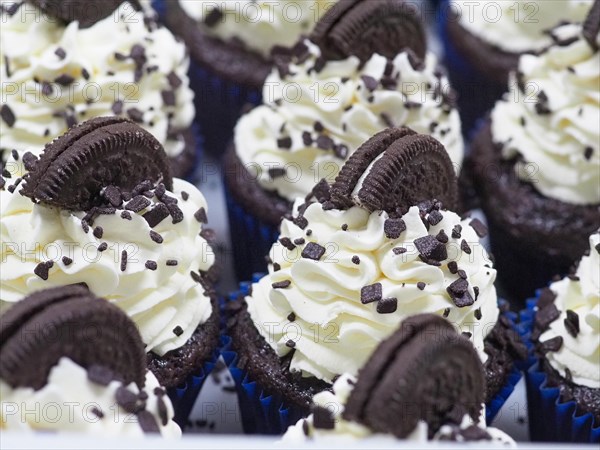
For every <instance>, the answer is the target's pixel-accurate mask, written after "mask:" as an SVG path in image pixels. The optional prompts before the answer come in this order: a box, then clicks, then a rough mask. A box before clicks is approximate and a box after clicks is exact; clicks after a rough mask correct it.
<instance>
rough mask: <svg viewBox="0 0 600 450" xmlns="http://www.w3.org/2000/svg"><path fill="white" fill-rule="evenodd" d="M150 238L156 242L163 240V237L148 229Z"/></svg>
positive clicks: (159, 242)
mask: <svg viewBox="0 0 600 450" xmlns="http://www.w3.org/2000/svg"><path fill="white" fill-rule="evenodd" d="M150 239H152V240H153V241H154V242H156V243H157V244H162V242H163V237H162V236H161V235H160V234H158V233H157V232H156V231H154V230H150Z"/></svg>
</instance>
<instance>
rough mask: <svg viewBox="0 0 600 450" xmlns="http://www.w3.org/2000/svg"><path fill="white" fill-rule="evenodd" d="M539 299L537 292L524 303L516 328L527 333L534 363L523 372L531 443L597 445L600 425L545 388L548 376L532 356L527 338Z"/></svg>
mask: <svg viewBox="0 0 600 450" xmlns="http://www.w3.org/2000/svg"><path fill="white" fill-rule="evenodd" d="M538 298H539V291H538V293H537V296H536V298H535V299H530V300H528V301H527V308H526V309H525V310H524V311H522V312H521V323H520V325H519V326H520V327H521V328H522V329H524V330H525V329H526V330H527V331H528V334H527V337H528V340H527V346H528V348H529V351H530V361H531V362H532V363H533V365H532V366H531V367H530V368H529V370H527V372H526V373H525V378H526V382H527V402H528V410H529V428H530V435H531V440H532V441H534V442H536V441H537V442H577V443H599V442H600V423H594V419H593V417H592V414H590V413H582V412H581V411H579V410H578V408H577V403H576V402H575V401H569V402H562V401H561V400H560V390H559V388H557V387H550V386H548V385H547V381H548V376H547V375H546V373H545V372H544V371H543V370H542V369H541V367H540V364H539V360H537V359H536V358H535V356H534V354H533V349H534V343H533V342H532V340H531V338H530V337H531V331H532V330H533V321H534V319H535V313H536V310H535V306H536V304H537V300H538Z"/></svg>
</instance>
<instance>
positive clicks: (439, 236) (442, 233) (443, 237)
mask: <svg viewBox="0 0 600 450" xmlns="http://www.w3.org/2000/svg"><path fill="white" fill-rule="evenodd" d="M435 238H436V239H437V240H438V241H440V242H441V243H442V244H447V243H448V240H449V239H448V235H447V234H446V232H445V231H444V230H440V232H439V233H438V234H437V235H436V237H435Z"/></svg>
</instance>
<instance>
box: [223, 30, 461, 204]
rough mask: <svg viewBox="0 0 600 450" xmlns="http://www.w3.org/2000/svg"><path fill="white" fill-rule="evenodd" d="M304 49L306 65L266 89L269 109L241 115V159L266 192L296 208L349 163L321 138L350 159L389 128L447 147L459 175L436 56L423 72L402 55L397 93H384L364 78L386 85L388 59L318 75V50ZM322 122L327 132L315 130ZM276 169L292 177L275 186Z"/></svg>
mask: <svg viewBox="0 0 600 450" xmlns="http://www.w3.org/2000/svg"><path fill="white" fill-rule="evenodd" d="M305 44H306V45H307V46H308V48H309V51H310V56H309V57H308V59H306V61H304V62H302V63H300V64H297V62H298V61H296V63H292V64H291V65H290V71H291V74H289V75H287V76H284V77H281V76H280V74H279V72H278V70H277V69H274V70H273V71H272V72H271V74H270V75H269V77H268V78H267V80H266V82H265V86H264V88H263V105H261V106H258V107H257V108H255V109H254V110H252V111H250V112H249V113H247V114H245V115H244V116H242V118H241V119H240V120H239V121H238V124H237V126H236V128H235V138H234V139H235V148H236V152H237V155H238V156H239V158H240V160H241V161H242V163H243V164H244V165H245V167H246V168H247V169H248V170H249V171H250V172H252V173H255V172H256V173H257V176H258V181H259V183H260V184H261V186H262V187H263V188H265V189H267V190H271V191H273V190H274V191H276V192H277V193H278V194H279V195H281V196H282V197H284V198H286V199H288V200H290V201H294V200H295V199H296V198H298V197H304V196H306V195H307V194H308V193H309V192H310V190H311V189H312V187H313V186H314V185H315V183H316V182H318V181H319V180H320V179H322V178H326V179H327V180H328V181H329V182H333V181H334V179H335V177H336V176H337V174H338V172H339V170H340V169H341V166H342V165H343V163H344V161H345V159H344V158H342V157H340V156H336V154H335V152H334V150H332V149H328V150H323V149H322V148H319V146H318V144H317V143H316V140H317V137H318V136H319V135H320V134H325V135H326V136H328V137H329V138H331V139H332V140H333V142H334V144H335V145H344V146H346V147H347V149H348V152H347V153H348V154H351V153H352V152H354V151H355V150H356V149H357V148H358V147H360V145H361V144H363V143H364V142H365V141H366V140H367V139H369V138H370V137H371V136H373V135H374V134H376V133H377V132H379V131H381V130H383V129H384V128H387V127H388V126H389V123H388V122H389V121H391V122H392V123H393V125H395V126H401V125H406V126H409V127H411V128H412V129H414V130H415V131H417V132H419V133H423V134H431V135H432V136H433V137H435V138H436V139H437V140H439V141H440V142H441V143H442V144H444V146H445V147H446V150H447V151H448V153H449V155H450V158H451V159H452V162H453V163H454V165H455V168H456V170H457V171H458V170H459V168H460V164H461V163H462V158H463V140H462V136H461V131H460V118H459V115H458V111H457V110H456V109H449V106H447V105H444V104H443V102H442V95H441V94H439V93H438V94H436V93H435V91H436V87H437V88H438V91H441V92H442V93H444V94H445V95H446V96H449V95H450V88H449V83H448V80H447V78H446V77H443V76H442V77H441V78H439V77H438V76H436V75H439V73H438V72H437V71H436V67H437V60H436V57H435V56H434V55H433V54H428V55H427V56H426V58H425V61H424V62H423V67H422V68H418V69H415V68H413V66H412V65H411V63H410V60H409V56H408V54H407V53H400V54H398V55H397V56H396V57H395V58H394V60H393V68H392V74H391V76H392V78H396V80H397V84H396V87H395V88H389V89H385V88H384V87H383V86H382V85H381V84H378V85H377V87H376V88H375V89H374V90H373V91H372V92H371V91H369V89H368V88H367V86H366V83H365V79H364V78H363V77H364V76H369V77H372V78H374V79H375V80H380V79H381V78H382V77H383V75H384V73H385V71H386V62H387V61H388V60H387V59H386V58H385V57H383V56H380V55H378V54H374V55H373V56H372V57H371V58H370V59H369V60H368V61H367V63H366V64H365V65H364V67H360V62H359V60H358V58H356V57H354V56H352V57H349V58H347V59H344V60H341V61H329V62H327V63H326V64H325V66H324V67H323V69H322V70H321V71H319V72H317V71H316V70H313V67H314V66H315V63H316V61H317V59H318V58H319V56H320V50H319V48H318V47H317V46H316V45H314V44H312V43H311V42H309V41H305ZM342 79H343V81H342ZM407 102H410V103H408V104H407ZM349 107H351V109H348V108H349ZM382 113H383V115H382ZM386 115H387V116H386ZM386 119H387V120H386ZM316 121H319V122H320V124H322V125H323V127H324V130H325V131H323V132H318V131H316V130H315V129H314V124H315V122H316ZM432 129H433V131H432ZM305 132H310V135H311V138H312V141H313V142H312V143H311V144H309V145H306V144H305V143H304V140H303V133H305ZM287 137H290V138H291V146H290V148H289V149H286V148H280V147H279V146H278V142H277V141H278V139H282V138H287ZM338 154H339V152H338ZM272 168H275V169H277V168H278V169H280V170H281V169H285V170H286V175H285V176H281V177H275V178H274V179H273V177H272V176H271V175H270V173H269V169H272Z"/></svg>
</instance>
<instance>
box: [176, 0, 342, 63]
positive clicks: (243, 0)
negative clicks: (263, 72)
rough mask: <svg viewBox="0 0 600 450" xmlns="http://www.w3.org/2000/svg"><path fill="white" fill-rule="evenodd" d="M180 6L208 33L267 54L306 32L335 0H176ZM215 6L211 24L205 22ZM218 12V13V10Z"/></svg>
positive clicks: (290, 43)
mask: <svg viewBox="0 0 600 450" xmlns="http://www.w3.org/2000/svg"><path fill="white" fill-rule="evenodd" d="M178 1H179V4H180V5H181V8H182V9H183V10H184V11H185V13H186V14H187V15H188V16H189V17H191V18H192V19H194V20H196V21H197V22H198V25H199V26H200V27H201V29H202V30H203V31H204V32H206V33H208V34H209V35H211V36H215V37H217V38H219V39H221V40H224V41H229V40H231V39H234V38H237V39H239V40H241V41H242V42H243V43H244V45H246V47H248V48H249V49H250V50H253V51H255V52H258V53H259V54H261V55H262V56H263V57H268V56H269V55H270V53H271V49H272V48H273V47H274V46H276V45H283V46H286V47H290V46H292V45H294V44H295V43H296V41H297V40H298V38H299V37H300V36H301V35H306V34H309V33H310V32H311V31H312V30H313V28H314V27H315V24H316V23H317V22H318V21H319V19H320V18H321V17H322V16H323V14H324V13H325V12H326V11H327V10H328V9H329V8H330V7H332V6H333V5H334V3H335V1H336V0H301V1H298V0H258V1H256V0H178ZM215 9H216V10H218V11H219V12H220V13H221V15H220V16H217V17H218V20H217V21H216V23H215V24H214V26H208V25H207V24H206V23H205V20H206V18H207V17H210V16H211V14H215V13H214V11H215ZM217 14H218V13H217Z"/></svg>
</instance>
